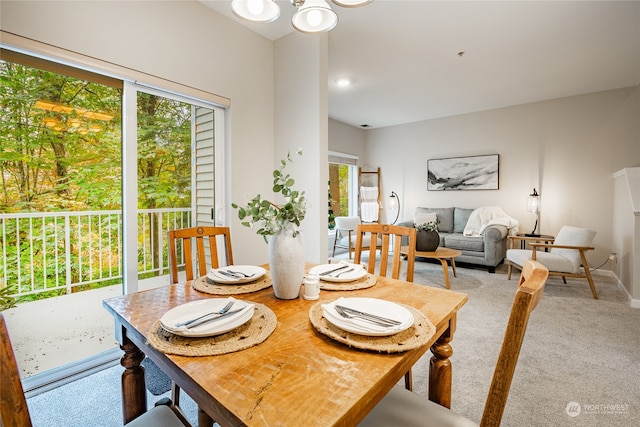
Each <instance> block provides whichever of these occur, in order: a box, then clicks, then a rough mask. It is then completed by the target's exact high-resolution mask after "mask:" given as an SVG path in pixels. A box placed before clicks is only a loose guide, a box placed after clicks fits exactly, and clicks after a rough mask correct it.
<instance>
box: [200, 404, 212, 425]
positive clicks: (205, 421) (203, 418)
mask: <svg viewBox="0 0 640 427" xmlns="http://www.w3.org/2000/svg"><path fill="white" fill-rule="evenodd" d="M212 426H213V419H212V418H211V417H210V416H209V414H207V413H206V412H204V411H203V410H202V409H200V408H198V427H212Z"/></svg>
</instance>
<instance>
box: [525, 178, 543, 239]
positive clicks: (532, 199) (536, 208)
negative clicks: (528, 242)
mask: <svg viewBox="0 0 640 427" xmlns="http://www.w3.org/2000/svg"><path fill="white" fill-rule="evenodd" d="M527 210H528V211H529V212H531V213H533V214H535V215H536V224H535V225H534V226H533V231H532V232H531V233H526V234H525V236H526V237H540V233H538V222H539V221H540V195H539V194H538V192H537V191H536V189H535V188H534V189H533V193H531V194H529V198H528V199H527Z"/></svg>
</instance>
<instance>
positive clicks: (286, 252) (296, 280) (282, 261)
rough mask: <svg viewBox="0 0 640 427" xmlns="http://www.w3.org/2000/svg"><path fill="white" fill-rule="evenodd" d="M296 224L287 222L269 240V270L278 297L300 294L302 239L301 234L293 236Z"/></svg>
mask: <svg viewBox="0 0 640 427" xmlns="http://www.w3.org/2000/svg"><path fill="white" fill-rule="evenodd" d="M295 231H296V225H295V224H293V223H289V224H287V225H286V226H285V227H284V228H282V230H280V231H279V232H278V233H277V234H275V235H273V236H271V239H270V240H269V270H270V272H271V280H272V282H273V292H274V293H275V295H276V298H279V299H295V298H298V296H299V295H300V288H301V287H302V279H303V277H304V263H305V259H304V258H305V254H304V241H303V239H302V234H301V233H300V232H299V231H298V234H297V235H296V236H295V237H293V234H294V233H295Z"/></svg>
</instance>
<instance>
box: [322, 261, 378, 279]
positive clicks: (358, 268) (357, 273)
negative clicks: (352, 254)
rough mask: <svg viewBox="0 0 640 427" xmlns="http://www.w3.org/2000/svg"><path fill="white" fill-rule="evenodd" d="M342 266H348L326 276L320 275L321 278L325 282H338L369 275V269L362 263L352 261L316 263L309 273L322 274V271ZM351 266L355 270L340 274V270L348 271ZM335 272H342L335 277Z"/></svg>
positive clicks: (336, 273)
mask: <svg viewBox="0 0 640 427" xmlns="http://www.w3.org/2000/svg"><path fill="white" fill-rule="evenodd" d="M341 266H347V267H345V268H344V269H342V270H339V271H336V272H335V273H331V274H327V275H325V276H320V280H322V281H325V282H336V283H340V282H353V281H355V280H358V279H362V278H363V277H364V276H366V275H367V270H366V269H365V268H364V266H362V265H361V264H351V263H342V262H341V263H340V264H322V265H316V266H315V267H313V268H312V269H311V270H309V274H320V273H322V272H326V271H331V270H335V269H336V268H339V267H341ZM350 268H353V271H350V272H348V273H344V274H340V272H342V271H345V272H346V271H347V270H349V269H350ZM334 274H335V275H338V274H340V276H339V277H335V276H334Z"/></svg>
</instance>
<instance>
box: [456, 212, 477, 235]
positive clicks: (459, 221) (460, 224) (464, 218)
mask: <svg viewBox="0 0 640 427" xmlns="http://www.w3.org/2000/svg"><path fill="white" fill-rule="evenodd" d="M473 211H474V209H464V208H455V209H454V211H453V232H454V233H462V232H464V228H465V227H466V226H467V222H469V217H470V216H471V212H473Z"/></svg>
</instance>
